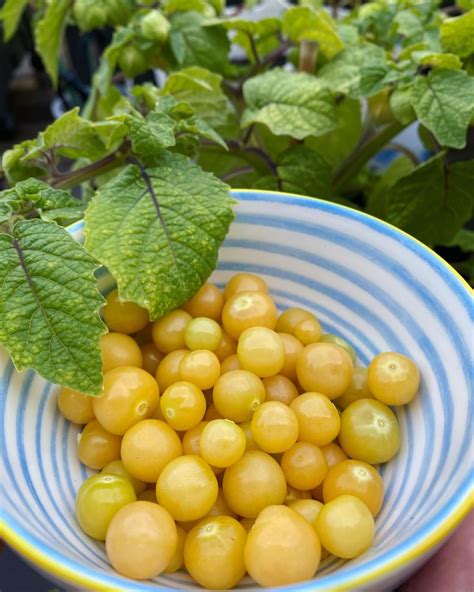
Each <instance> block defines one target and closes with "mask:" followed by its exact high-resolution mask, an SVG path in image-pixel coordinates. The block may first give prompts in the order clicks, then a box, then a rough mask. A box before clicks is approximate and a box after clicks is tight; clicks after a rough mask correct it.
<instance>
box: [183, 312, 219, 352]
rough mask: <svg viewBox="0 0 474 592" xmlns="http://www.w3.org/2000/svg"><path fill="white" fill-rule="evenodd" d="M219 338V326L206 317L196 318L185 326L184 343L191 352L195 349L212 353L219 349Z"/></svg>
mask: <svg viewBox="0 0 474 592" xmlns="http://www.w3.org/2000/svg"><path fill="white" fill-rule="evenodd" d="M221 338H222V329H221V327H220V325H219V324H218V323H216V321H213V320H212V319H208V318H206V317H196V318H195V319H193V320H192V321H190V322H189V323H188V324H187V326H186V329H185V331H184V343H185V344H186V347H187V348H188V349H190V350H191V351H194V350H196V349H208V350H210V351H213V350H215V349H217V348H218V347H219V344H220V342H221Z"/></svg>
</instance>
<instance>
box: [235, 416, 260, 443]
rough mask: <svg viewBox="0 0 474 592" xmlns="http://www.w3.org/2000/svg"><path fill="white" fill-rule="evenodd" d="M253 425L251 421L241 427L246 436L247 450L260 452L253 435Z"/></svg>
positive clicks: (245, 422)
mask: <svg viewBox="0 0 474 592" xmlns="http://www.w3.org/2000/svg"><path fill="white" fill-rule="evenodd" d="M251 425H252V422H251V421H244V423H241V424H240V427H241V429H242V431H243V432H244V435H245V450H259V448H258V446H257V443H256V442H255V439H254V437H253V434H252V427H251Z"/></svg>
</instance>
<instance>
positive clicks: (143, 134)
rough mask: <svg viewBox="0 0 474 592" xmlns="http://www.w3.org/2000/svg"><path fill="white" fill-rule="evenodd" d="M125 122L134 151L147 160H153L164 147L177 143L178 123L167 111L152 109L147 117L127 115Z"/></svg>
mask: <svg viewBox="0 0 474 592" xmlns="http://www.w3.org/2000/svg"><path fill="white" fill-rule="evenodd" d="M125 122H126V124H127V127H128V131H129V136H130V139H131V141H132V150H133V152H134V153H135V154H136V155H138V156H140V157H141V158H142V159H145V160H146V161H147V162H149V161H152V160H153V159H154V158H155V157H156V156H158V155H159V154H160V152H161V151H162V150H163V149H164V148H167V147H169V146H174V145H175V144H176V140H175V137H174V130H175V128H176V123H175V121H173V119H172V118H171V117H170V116H169V115H167V114H166V113H163V112H158V111H152V112H151V113H149V114H148V115H147V116H146V118H144V117H142V116H140V115H136V116H132V115H126V116H125Z"/></svg>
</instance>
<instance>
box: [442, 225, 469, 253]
mask: <svg viewBox="0 0 474 592" xmlns="http://www.w3.org/2000/svg"><path fill="white" fill-rule="evenodd" d="M446 246H447V247H459V248H460V249H461V250H462V251H464V252H465V253H474V231H473V230H468V229H467V228H461V230H458V231H457V232H456V234H455V235H454V236H453V238H452V239H451V240H450V241H449V242H447V243H446Z"/></svg>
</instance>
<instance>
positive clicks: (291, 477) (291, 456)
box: [281, 442, 328, 491]
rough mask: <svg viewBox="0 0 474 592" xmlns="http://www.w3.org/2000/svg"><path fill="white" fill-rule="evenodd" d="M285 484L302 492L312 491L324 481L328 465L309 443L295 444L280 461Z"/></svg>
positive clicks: (319, 450)
mask: <svg viewBox="0 0 474 592" xmlns="http://www.w3.org/2000/svg"><path fill="white" fill-rule="evenodd" d="M281 468H282V470H283V473H284V475H285V479H286V482H287V483H288V484H289V485H291V486H292V487H295V488H296V489H300V490H303V491H306V490H309V489H313V488H314V487H316V486H317V485H319V484H320V483H322V482H323V481H324V478H325V477H326V475H327V473H328V463H327V461H326V457H325V456H324V454H323V453H322V451H321V449H320V448H319V447H318V446H316V445H315V444H311V443H309V442H297V443H296V444H295V445H294V446H292V447H291V448H290V449H289V450H287V451H286V452H285V453H284V455H283V457H282V459H281Z"/></svg>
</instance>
